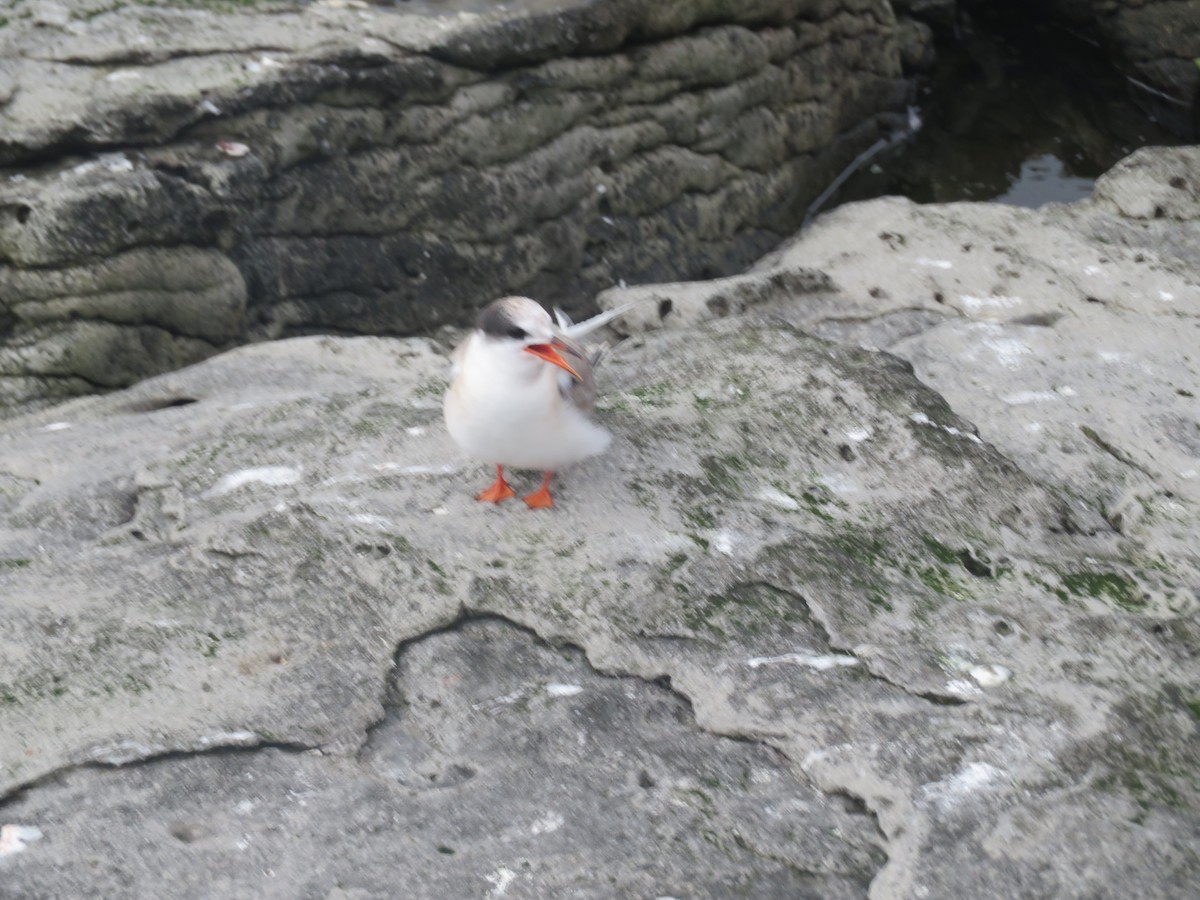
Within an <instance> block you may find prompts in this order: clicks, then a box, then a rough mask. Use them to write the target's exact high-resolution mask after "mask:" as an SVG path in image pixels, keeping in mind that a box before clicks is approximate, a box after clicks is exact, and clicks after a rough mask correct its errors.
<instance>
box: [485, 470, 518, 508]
mask: <svg viewBox="0 0 1200 900" xmlns="http://www.w3.org/2000/svg"><path fill="white" fill-rule="evenodd" d="M515 496H517V492H516V491H514V490H513V489H512V488H511V487H509V484H508V482H507V481H505V480H504V466H496V481H495V483H493V484H492V486H491V487H490V488H488V489H487V490H486V491H483V492H481V493H478V494H476V495H475V499H476V500H484V501H486V502H488V503H499V502H500V501H501V500H507V499H508V498H509V497H515Z"/></svg>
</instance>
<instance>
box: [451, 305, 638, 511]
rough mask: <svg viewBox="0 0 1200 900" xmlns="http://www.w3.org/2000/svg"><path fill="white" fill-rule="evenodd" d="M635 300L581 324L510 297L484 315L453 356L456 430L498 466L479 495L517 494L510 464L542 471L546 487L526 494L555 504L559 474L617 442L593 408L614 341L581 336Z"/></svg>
mask: <svg viewBox="0 0 1200 900" xmlns="http://www.w3.org/2000/svg"><path fill="white" fill-rule="evenodd" d="M624 311H625V308H624V307H622V308H618V309H615V310H610V311H608V312H604V313H601V314H600V315H598V316H593V317H592V318H590V319H588V320H586V321H584V322H579V323H577V324H572V322H571V320H570V319H568V318H567V317H566V315H565V314H563V313H562V312H561V311H559V310H555V313H556V315H557V316H558V321H557V323H556V322H555V320H554V319H551V318H550V314H549V313H547V312H546V310H544V309H543V308H542V306H541V304H539V303H537V302H536V301H534V300H530V299H529V298H528V297H503V298H501V299H500V300H494V301H492V302H491V303H489V304H488V305H487V306H486V307H484V308H483V310H482V311H481V312H480V314H479V319H478V321H477V323H476V328H475V330H474V331H473V332H472V333H471V334H470V335H469V336H468V337H467V339H466V340H465V341H463V343H462V344H460V345H459V346H458V348H457V349H455V351H454V352H453V353H452V354H451V357H450V360H451V373H450V374H451V382H450V387H449V388H448V389H447V391H446V399H445V403H444V405H443V412H444V414H445V418H446V428H447V429H448V430H449V432H450V436H451V437H452V438H454V441H455V443H457V444H458V445H459V447H461V448H462V449H463V450H464V451H466V452H467V454H468V455H470V456H473V457H475V458H476V459H480V460H483V461H486V462H489V463H493V464H494V465H495V466H496V480H495V482H494V483H493V484H492V486H491V487H489V488H488V489H487V490H485V491H483V492H481V493H480V494H478V495H476V497H475V499H476V500H483V501H487V502H490V503H500V502H501V501H503V500H507V499H508V498H510V497H515V496H516V493H515V492H514V491H513V489H512V487H510V486H509V484H508V482H507V481H505V480H504V467H505V466H508V467H509V468H513V469H539V470H541V471H542V472H543V473H544V477H543V478H542V486H541V487H540V488H538V489H537V490H536V491H534V492H533V493H532V494H529V495H528V496H526V497H524V498H523V499H524V500H525V503H526V504H527V505H528V506H529V507H530V508H532V509H541V508H546V507H551V506H553V505H554V500H553V498H552V497H551V496H550V479H551V478H553V477H554V473H555V472H556V471H558V470H559V469H561V468H562V467H563V466H567V465H570V464H571V463H575V462H579V461H580V460H581V459H586V458H587V457H589V456H595V455H596V454H597V453H602V452H603V451H604V450H605V448H607V447H608V445H609V443H610V442H611V440H612V435H610V434H609V433H608V431H607V430H606V429H604V428H602V427H600V426H599V425H597V424H596V423H595V422H593V421H592V420H591V419H590V418H588V413H589V412H590V411H591V409H592V405H593V403H594V402H595V399H596V383H595V379H594V378H593V375H592V370H593V368H594V367H595V366H596V365H597V364H598V363H599V362H600V359H601V357H603V355H604V352H605V349H606V348H605V347H598V348H592V349H590V350H589V349H585V348H584V347H583V345H581V344H580V343H579V341H578V340H577V339H578V338H580V337H583V336H584V335H586V334H588V333H590V332H592V331H595V330H596V329H597V328H600V327H601V326H603V325H605V324H607V323H608V322H611V321H612V320H613V319H615V318H616V317H617V316H619V315H621V313H623V312H624Z"/></svg>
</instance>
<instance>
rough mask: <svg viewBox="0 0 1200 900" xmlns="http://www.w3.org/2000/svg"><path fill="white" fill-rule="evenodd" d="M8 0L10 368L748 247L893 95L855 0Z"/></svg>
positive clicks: (404, 312)
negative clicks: (216, 1) (199, 4)
mask: <svg viewBox="0 0 1200 900" xmlns="http://www.w3.org/2000/svg"><path fill="white" fill-rule="evenodd" d="M29 8H30V9H31V10H33V11H34V14H33V15H31V17H30V18H28V19H22V18H13V19H11V20H10V21H9V23H8V24H7V25H6V26H5V27H4V28H2V29H0V58H4V59H5V60H6V62H5V63H4V64H3V69H2V71H3V77H4V79H5V80H4V82H3V83H4V84H5V85H6V87H4V88H3V90H0V162H4V163H7V164H8V165H9V169H8V170H7V173H4V172H3V171H2V170H0V335H2V336H3V347H2V348H0V394H2V397H0V399H6V400H7V401H8V402H13V401H21V400H26V399H36V398H46V397H53V396H69V395H72V394H78V393H87V392H91V391H92V390H95V389H97V388H108V387H112V386H113V385H120V384H128V383H131V382H132V381H133V380H135V379H136V378H138V377H144V376H146V375H148V374H152V373H155V372H160V371H163V370H166V369H169V368H174V367H178V366H179V365H183V364H186V363H188V362H193V361H196V360H198V359H201V358H203V357H205V356H207V355H211V354H212V353H213V352H215V351H216V350H217V349H220V348H223V347H228V346H231V345H232V344H235V343H238V342H241V341H244V340H246V339H247V338H250V337H254V336H270V337H278V336H282V335H287V334H294V333H297V332H306V331H316V330H320V331H333V332H350V333H367V334H380V333H413V332H415V331H418V330H422V329H428V328H430V327H431V326H434V325H437V324H440V323H445V322H456V321H457V322H462V321H465V320H466V319H467V318H469V315H470V310H472V309H474V308H476V307H478V306H480V305H482V304H483V303H484V302H486V301H487V300H489V299H491V298H493V297H496V296H500V295H503V294H506V293H513V292H518V293H531V294H535V295H537V296H539V297H541V298H543V299H544V300H547V301H557V302H561V303H562V304H563V305H564V306H566V307H568V308H577V307H578V306H579V305H580V304H585V303H587V302H589V301H590V298H591V296H592V295H593V294H594V293H595V292H596V291H597V290H599V289H602V288H604V287H607V286H609V285H612V284H615V283H617V282H620V281H622V280H626V281H631V282H632V281H646V280H664V279H674V278H691V277H705V276H710V275H714V274H724V273H728V272H731V271H736V270H737V269H739V268H740V267H742V266H744V265H746V264H748V263H749V262H751V261H752V260H753V259H755V258H756V257H758V256H759V255H761V254H762V253H763V252H765V251H766V250H767V249H769V248H770V247H771V246H773V245H774V244H775V243H776V242H777V241H778V240H779V239H780V238H782V237H784V236H786V235H787V234H789V233H790V232H791V231H792V230H793V228H794V227H795V226H796V224H797V223H798V221H799V219H800V216H801V215H802V213H803V208H804V205H805V203H806V202H807V201H808V200H810V199H811V198H812V197H813V196H815V195H816V194H817V193H818V192H819V191H820V189H821V188H822V187H823V186H824V185H825V184H827V183H828V181H829V180H830V179H831V178H832V177H833V176H834V175H835V174H836V172H837V171H838V170H839V169H840V168H841V167H843V166H844V165H845V164H846V163H848V162H849V161H850V160H851V159H852V158H853V157H854V156H855V155H856V154H857V153H859V152H860V151H862V150H863V149H864V148H865V147H866V146H868V145H869V144H871V143H872V142H873V141H875V140H877V139H879V137H880V136H881V133H882V129H884V127H885V124H886V121H887V119H888V115H887V114H888V113H894V112H896V111H898V110H900V109H902V108H903V105H904V102H905V96H906V90H907V88H906V83H905V82H904V81H903V79H902V77H901V67H900V61H899V51H898V49H897V42H896V36H895V28H894V25H895V23H894V20H893V18H892V15H891V12H890V9H889V7H887V5H886V4H879V3H875V2H868V0H837V2H825V0H808V2H797V0H791V2H789V0H769V2H759V3H753V4H745V3H734V2H727V3H703V4H702V3H695V2H687V3H684V2H677V3H669V4H662V3H645V2H630V0H626V2H619V0H610V2H579V0H575V2H567V0H564V2H560V3H544V2H541V3H538V2H527V3H511V4H508V5H507V6H505V7H504V9H503V10H502V11H495V10H494V9H492V5H491V4H483V5H479V4H457V5H456V4H450V5H447V4H441V3H439V4H416V3H413V4H403V5H402V6H400V7H396V8H392V7H370V8H368V7H365V6H360V7H355V8H348V7H347V5H346V4H344V3H337V4H333V3H324V4H323V3H317V4H313V5H305V6H299V7H297V6H292V5H288V4H277V5H270V6H267V7H265V8H263V9H255V10H254V11H238V10H222V11H212V10H198V9H189V8H176V7H171V6H150V7H146V6H140V5H139V6H130V7H119V8H117V9H115V10H114V9H110V8H109V7H108V6H107V5H96V4H93V5H91V6H89V5H88V4H87V3H81V4H72V5H70V6H67V7H62V6H53V7H50V6H41V5H38V4H36V3H33V2H32V0H31V5H30V7H29Z"/></svg>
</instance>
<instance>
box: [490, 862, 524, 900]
mask: <svg viewBox="0 0 1200 900" xmlns="http://www.w3.org/2000/svg"><path fill="white" fill-rule="evenodd" d="M483 877H484V878H486V879H487V880H488V881H489V882H490V883H491V884H492V889H491V890H490V891H488V893H487V895H488V896H489V897H503V896H504V895H505V894H506V893H507V892H508V887H509V885H511V884H512V883H513V882H514V881H516V880H517V873H516V872H514V871H513V870H512V869H508V868H505V867H504V866H501V867H500V868H499V869H497V870H496V871H495V872H493V873H492V874H491V875H485V876H483Z"/></svg>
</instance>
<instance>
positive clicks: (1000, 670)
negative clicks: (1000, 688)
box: [967, 663, 1012, 688]
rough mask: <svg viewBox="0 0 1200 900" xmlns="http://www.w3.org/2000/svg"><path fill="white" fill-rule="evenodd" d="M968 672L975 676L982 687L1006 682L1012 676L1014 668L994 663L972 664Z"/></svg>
mask: <svg viewBox="0 0 1200 900" xmlns="http://www.w3.org/2000/svg"><path fill="white" fill-rule="evenodd" d="M967 674H968V675H970V676H971V677H972V678H974V679H975V682H976V684H978V685H979V686H980V687H984V688H990V687H996V686H997V685H1000V684H1004V682H1006V681H1008V679H1010V678H1012V669H1008V668H1005V667H1004V666H998V665H996V664H994V663H992V664H989V665H983V666H971V668H969V669H967Z"/></svg>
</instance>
